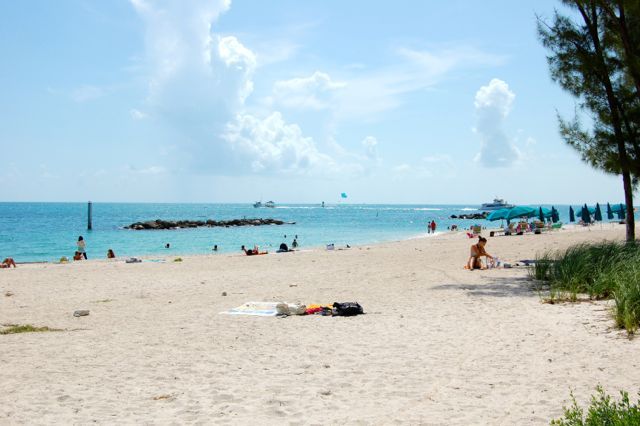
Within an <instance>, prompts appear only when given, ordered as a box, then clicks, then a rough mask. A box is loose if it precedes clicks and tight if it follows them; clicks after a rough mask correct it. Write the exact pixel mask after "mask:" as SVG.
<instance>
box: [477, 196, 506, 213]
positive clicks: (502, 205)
mask: <svg viewBox="0 0 640 426" xmlns="http://www.w3.org/2000/svg"><path fill="white" fill-rule="evenodd" d="M511 207H513V204H509V203H507V202H505V201H504V200H503V199H502V198H494V199H493V202H492V203H484V204H483V205H482V207H481V208H480V210H500V209H510V208H511Z"/></svg>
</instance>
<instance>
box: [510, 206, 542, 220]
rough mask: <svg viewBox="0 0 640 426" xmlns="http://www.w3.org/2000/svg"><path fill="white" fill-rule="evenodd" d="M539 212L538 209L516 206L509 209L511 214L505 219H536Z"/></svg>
mask: <svg viewBox="0 0 640 426" xmlns="http://www.w3.org/2000/svg"><path fill="white" fill-rule="evenodd" d="M537 212H538V209H536V208H535V207H528V206H515V207H513V208H511V209H509V213H508V214H507V217H505V219H507V220H511V219H516V218H519V217H526V218H529V217H534V216H535V215H536V214H537Z"/></svg>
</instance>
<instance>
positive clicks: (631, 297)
mask: <svg viewBox="0 0 640 426" xmlns="http://www.w3.org/2000/svg"><path fill="white" fill-rule="evenodd" d="M610 279H611V280H612V281H613V282H614V284H615V286H616V289H615V291H614V293H613V298H614V300H615V302H616V306H615V311H614V315H615V319H616V324H617V325H618V327H621V328H625V329H626V330H627V331H628V332H629V333H635V331H636V330H637V329H638V326H640V256H637V258H636V259H635V261H634V262H631V263H630V264H629V265H626V266H625V267H624V268H618V269H617V270H616V271H615V272H614V273H613V274H611V277H610Z"/></svg>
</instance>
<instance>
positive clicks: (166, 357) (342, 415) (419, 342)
mask: <svg viewBox="0 0 640 426" xmlns="http://www.w3.org/2000/svg"><path fill="white" fill-rule="evenodd" d="M623 235H624V232H623V228H622V227H618V226H616V227H615V228H613V227H605V228H604V229H600V227H592V228H591V229H590V230H584V229H576V230H573V231H567V230H563V231H559V232H555V233H550V234H547V235H526V236H521V237H517V236H513V237H496V238H490V239H489V244H488V246H487V249H488V251H489V252H490V253H492V254H494V255H497V256H499V257H501V258H502V259H506V260H512V261H514V260H518V259H528V258H533V257H534V256H535V254H536V252H538V251H541V250H544V249H553V248H561V247H566V246H568V245H569V244H571V243H574V242H577V241H586V240H601V239H605V238H606V239H614V238H615V239H621V238H622V237H623ZM470 244H471V241H470V240H469V239H467V238H466V236H464V235H463V234H462V233H455V234H443V235H439V236H436V237H431V238H423V239H416V240H411V241H404V242H396V243H388V244H382V245H375V246H363V247H356V248H352V249H350V250H345V251H335V252H326V251H310V252H298V253H290V254H278V255H276V254H274V255H268V256H257V257H254V258H247V257H245V256H239V255H212V256H194V257H184V261H183V262H181V263H174V262H170V260H172V259H173V258H167V260H168V261H167V262H166V263H152V262H149V263H147V262H145V263H141V264H125V263H124V262H121V261H118V262H107V261H89V262H78V263H74V264H69V265H24V266H19V267H18V269H16V270H13V269H12V270H6V269H5V270H0V292H1V293H0V324H2V323H14V324H33V325H36V326H49V327H54V328H60V329H64V330H65V331H62V332H51V333H25V334H15V335H0V424H54V423H57V424H72V423H73V424H86V423H91V422H97V423H109V424H115V423H126V424H131V423H138V424H139V423H143V424H171V423H174V424H184V423H200V424H212V423H216V424H225V423H233V424H247V423H254V424H283V423H284V424H342V423H347V424H393V423H400V424H442V425H451V424H463V425H468V424H503V425H512V424H548V422H549V420H550V419H551V418H553V417H557V416H559V415H560V414H561V409H562V405H563V404H566V402H567V400H568V397H569V392H570V390H573V391H574V393H575V394H576V396H577V397H578V399H579V400H580V401H582V402H584V401H586V400H587V399H588V397H589V395H590V394H591V393H593V389H594V387H595V386H596V385H598V384H602V385H603V386H604V387H605V389H606V390H607V391H609V392H613V393H617V391H618V390H619V389H626V390H628V391H629V392H631V393H632V394H635V393H636V392H637V391H638V386H639V384H640V369H639V368H638V366H639V364H640V357H639V356H638V354H640V339H634V340H629V339H627V337H626V334H625V333H624V332H621V331H619V330H616V329H614V328H613V325H614V324H613V321H612V319H611V317H610V313H609V310H608V305H607V303H606V302H598V303H580V304H563V305H549V304H543V303H541V299H540V296H539V295H538V294H537V293H536V292H535V291H533V290H531V282H530V281H529V280H528V279H527V272H526V270H525V269H495V270H488V271H474V272H471V271H466V270H464V269H463V268H462V267H463V265H464V263H465V262H466V260H467V254H468V249H469V246H470ZM7 292H10V293H13V295H11V296H6V295H5V294H6V293H7ZM223 292H226V293H227V294H228V295H227V296H226V297H225V296H222V293H223ZM7 294H8V293H7ZM255 300H266V301H271V300H273V301H277V300H286V301H290V302H296V301H300V302H303V303H332V302H334V301H358V302H360V303H361V304H362V305H363V306H364V308H365V311H366V312H367V314H366V315H364V316H359V317H354V318H338V317H335V318H331V317H319V316H307V317H288V318H283V319H280V318H261V317H238V316H228V315H219V312H221V311H223V310H227V309H229V308H232V307H235V306H238V305H240V304H242V303H243V302H246V301H255ZM76 309H89V310H90V311H91V314H90V315H89V316H86V317H80V318H75V317H73V316H72V313H73V311H74V310H76Z"/></svg>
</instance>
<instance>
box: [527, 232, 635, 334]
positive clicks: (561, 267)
mask: <svg viewBox="0 0 640 426" xmlns="http://www.w3.org/2000/svg"><path fill="white" fill-rule="evenodd" d="M530 273H531V275H532V277H533V278H535V279H537V280H540V281H547V282H548V283H549V297H548V299H547V301H548V302H551V303H553V302H556V301H572V302H573V301H576V300H578V295H580V294H586V295H588V296H589V298H591V299H608V298H613V299H614V300H615V302H616V304H615V308H614V316H615V319H616V324H617V325H618V326H619V327H622V328H625V329H626V330H627V332H628V333H629V334H633V333H634V332H635V331H636V330H637V329H638V326H639V325H640V244H637V243H623V242H611V241H604V242H600V243H591V244H578V245H574V246H571V247H569V248H568V249H566V250H564V251H557V252H547V253H545V254H543V255H541V256H538V258H537V259H536V264H535V267H534V268H533V269H532V271H531V272H530Z"/></svg>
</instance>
